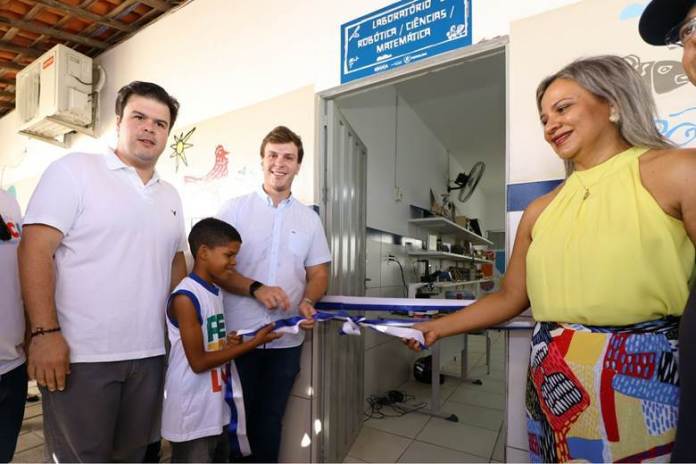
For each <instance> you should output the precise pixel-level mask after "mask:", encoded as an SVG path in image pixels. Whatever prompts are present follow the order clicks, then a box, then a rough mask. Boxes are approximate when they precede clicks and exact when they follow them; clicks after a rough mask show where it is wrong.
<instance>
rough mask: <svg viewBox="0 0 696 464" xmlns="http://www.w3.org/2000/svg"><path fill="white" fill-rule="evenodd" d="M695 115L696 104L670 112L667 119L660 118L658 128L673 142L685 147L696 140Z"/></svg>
mask: <svg viewBox="0 0 696 464" xmlns="http://www.w3.org/2000/svg"><path fill="white" fill-rule="evenodd" d="M695 117H696V106H692V107H690V108H686V109H684V110H682V111H678V112H676V113H669V115H668V117H667V118H666V119H658V120H657V128H658V130H659V131H660V133H661V134H662V135H664V136H665V137H667V138H668V139H670V140H671V141H672V142H674V143H676V144H677V145H679V146H680V147H685V146H687V145H689V144H690V143H691V142H693V141H696V123H694V122H693V121H694V119H696V118H695ZM690 118H691V119H690Z"/></svg>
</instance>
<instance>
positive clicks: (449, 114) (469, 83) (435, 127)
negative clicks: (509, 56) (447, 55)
mask: <svg viewBox="0 0 696 464" xmlns="http://www.w3.org/2000/svg"><path fill="white" fill-rule="evenodd" d="M505 88H506V84H505V53H504V52H503V51H502V49H501V51H500V53H495V54H492V55H486V56H480V57H475V58H474V59H470V60H468V61H466V62H464V63H462V64H459V65H456V66H452V67H449V68H446V69H444V70H439V71H436V72H433V73H430V74H427V75H426V76H422V77H419V78H415V79H409V80H406V81H403V82H401V83H399V84H397V89H398V92H399V95H400V96H401V97H402V98H403V99H404V100H406V102H408V104H409V105H410V106H411V108H413V110H414V111H415V112H416V114H418V116H419V117H420V119H421V120H422V121H423V123H424V124H425V125H426V126H427V127H428V128H429V129H430V130H431V131H432V132H433V133H434V134H435V136H436V137H437V138H438V139H439V140H440V143H442V145H443V146H444V147H445V149H447V150H448V151H449V152H450V154H451V155H452V156H453V157H454V158H455V159H457V161H458V162H459V164H461V166H462V168H463V169H465V170H467V172H468V170H470V169H471V167H472V166H473V165H474V163H476V162H477V161H484V162H485V163H486V172H485V174H484V176H483V177H482V179H481V183H480V184H479V188H480V189H481V190H482V191H483V192H490V193H493V192H499V191H500V186H501V185H505V182H506V181H505V134H506V131H505V114H506V113H505ZM456 174H457V173H450V175H451V176H452V177H456Z"/></svg>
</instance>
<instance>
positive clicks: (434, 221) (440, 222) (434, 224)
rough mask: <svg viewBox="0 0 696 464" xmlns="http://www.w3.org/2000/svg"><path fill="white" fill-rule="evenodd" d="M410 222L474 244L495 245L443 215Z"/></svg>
mask: <svg viewBox="0 0 696 464" xmlns="http://www.w3.org/2000/svg"><path fill="white" fill-rule="evenodd" d="M408 223H409V224H412V225H414V226H416V227H419V228H421V229H424V230H427V231H429V232H433V233H437V234H440V235H443V236H450V237H454V238H458V239H461V240H464V241H467V242H471V244H472V245H488V246H493V242H491V241H490V240H488V239H486V238H484V237H481V236H480V235H478V234H476V233H474V232H472V231H470V230H469V229H466V228H464V227H462V226H460V225H459V224H457V223H455V222H452V221H450V220H449V219H447V218H444V217H441V216H433V217H427V218H416V219H409V220H408Z"/></svg>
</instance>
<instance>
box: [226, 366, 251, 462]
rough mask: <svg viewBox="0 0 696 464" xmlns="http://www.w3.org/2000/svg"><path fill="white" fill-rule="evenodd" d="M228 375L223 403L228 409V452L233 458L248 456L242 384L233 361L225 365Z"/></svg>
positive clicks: (249, 450) (248, 448)
mask: <svg viewBox="0 0 696 464" xmlns="http://www.w3.org/2000/svg"><path fill="white" fill-rule="evenodd" d="M227 368H228V375H227V376H225V402H226V403H227V405H228V406H229V407H230V424H229V425H228V427H227V436H228V437H229V442H230V452H231V453H232V455H233V456H235V457H242V456H249V455H250V454H251V446H250V445H249V437H248V436H247V427H246V413H245V410H244V396H243V394H242V382H241V380H240V378H239V372H237V366H236V365H235V363H234V361H230V362H229V363H228V364H227Z"/></svg>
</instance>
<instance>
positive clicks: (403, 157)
mask: <svg viewBox="0 0 696 464" xmlns="http://www.w3.org/2000/svg"><path fill="white" fill-rule="evenodd" d="M398 101H399V103H398V110H396V108H397V105H396V91H395V89H394V88H393V87H385V88H381V89H377V90H373V91H370V92H365V93H362V94H359V95H355V96H351V97H347V98H345V99H341V100H340V101H339V102H338V106H339V108H340V109H341V111H342V112H343V114H344V115H345V116H346V118H347V119H348V121H349V122H350V124H351V126H352V127H353V129H355V132H356V133H357V135H358V137H360V139H361V140H362V141H363V143H364V144H365V146H366V147H367V198H368V208H367V226H368V227H372V228H374V229H378V230H382V231H386V232H391V233H393V234H397V235H402V236H408V235H409V228H408V219H409V218H410V217H411V215H410V209H409V205H411V204H414V205H418V206H420V207H422V208H427V209H430V192H429V190H430V189H433V192H435V194H436V195H438V199H439V193H441V192H443V190H444V187H445V185H446V182H447V154H446V152H445V149H444V147H443V146H442V145H441V144H440V142H439V141H438V139H437V138H436V137H435V135H434V134H433V133H432V132H431V131H430V129H428V128H427V127H426V126H425V124H423V122H422V121H421V120H420V119H419V118H418V115H416V113H414V111H413V109H412V108H411V107H410V106H409V105H408V103H406V102H405V101H404V100H403V99H402V98H400V97H399V100H398ZM395 110H396V111H398V113H396V112H395ZM397 125H398V127H397ZM395 128H396V138H395ZM395 151H396V153H395ZM395 185H396V186H397V187H398V188H399V189H400V191H401V193H402V198H401V200H399V201H397V200H395V195H394V186H395Z"/></svg>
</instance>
